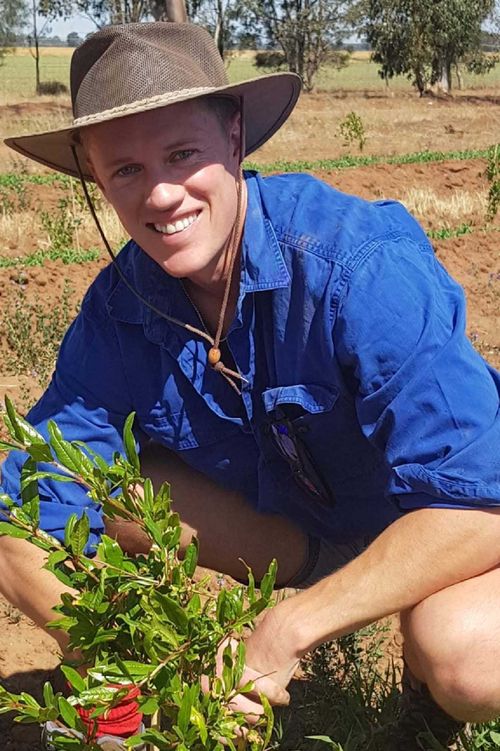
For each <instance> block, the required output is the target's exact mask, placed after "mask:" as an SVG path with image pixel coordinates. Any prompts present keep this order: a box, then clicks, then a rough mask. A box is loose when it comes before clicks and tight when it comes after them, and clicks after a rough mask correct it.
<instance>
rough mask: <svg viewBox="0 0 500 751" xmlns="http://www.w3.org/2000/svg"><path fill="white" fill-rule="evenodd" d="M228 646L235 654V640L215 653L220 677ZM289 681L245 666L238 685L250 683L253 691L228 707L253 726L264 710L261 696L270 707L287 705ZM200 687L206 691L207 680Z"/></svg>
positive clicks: (238, 696) (236, 643) (235, 700)
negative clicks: (202, 686)
mask: <svg viewBox="0 0 500 751" xmlns="http://www.w3.org/2000/svg"><path fill="white" fill-rule="evenodd" d="M252 636H253V634H252ZM228 644H230V645H231V648H232V650H233V653H235V652H236V649H237V646H238V642H237V640H236V639H226V640H225V641H224V642H223V643H222V644H221V646H220V647H219V651H218V653H217V667H216V672H217V675H222V668H223V657H224V651H225V650H226V649H227V646H228ZM292 674H293V671H292ZM290 677H291V676H290ZM289 680H290V679H289V678H288V679H287V680H286V682H284V683H283V682H282V681H281V676H277V675H274V673H270V674H266V673H263V672H262V671H259V670H255V669H254V668H252V667H249V666H248V665H246V666H245V669H244V671H243V675H242V677H241V680H240V684H239V685H240V686H245V685H246V684H247V683H249V682H250V681H252V683H253V684H254V686H253V689H252V690H251V691H248V692H245V693H244V694H238V695H237V696H235V698H234V699H233V701H231V703H230V707H231V709H232V710H234V711H236V712H244V713H245V715H246V719H247V722H248V724H249V725H254V724H255V723H256V722H258V720H259V718H260V717H261V716H262V715H263V713H264V708H263V706H262V702H261V700H260V696H261V694H264V695H265V696H266V698H267V700H268V701H269V703H270V704H271V705H272V706H286V705H287V704H288V703H289V701H290V695H289V693H288V691H286V690H285V687H286V685H287V684H288V681H289ZM202 685H204V689H205V690H208V679H206V678H205V679H202Z"/></svg>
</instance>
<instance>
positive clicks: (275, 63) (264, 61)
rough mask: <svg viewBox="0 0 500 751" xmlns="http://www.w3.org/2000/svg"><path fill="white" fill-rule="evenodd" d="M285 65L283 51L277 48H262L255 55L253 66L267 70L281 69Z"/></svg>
mask: <svg viewBox="0 0 500 751" xmlns="http://www.w3.org/2000/svg"><path fill="white" fill-rule="evenodd" d="M285 66H286V58H285V54H284V53H283V52H279V51H278V50H262V51H261V52H257V54H256V55H255V67H256V68H261V69H267V70H273V71H275V70H281V69H282V68H284V67H285Z"/></svg>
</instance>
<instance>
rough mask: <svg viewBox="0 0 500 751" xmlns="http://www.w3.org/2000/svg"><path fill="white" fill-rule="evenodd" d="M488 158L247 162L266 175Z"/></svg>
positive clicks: (448, 154)
mask: <svg viewBox="0 0 500 751" xmlns="http://www.w3.org/2000/svg"><path fill="white" fill-rule="evenodd" d="M487 156H488V149H465V150H463V151H417V152H414V153H411V154H398V155H396V156H352V155H351V154H347V155H346V156H345V157H341V158H340V159H317V160H313V161H304V160H301V161H296V162H294V161H279V162H271V163H267V164H258V163H257V162H245V163H244V167H246V168H247V169H255V170H259V172H262V173H264V174H266V173H270V172H304V171H309V170H312V171H314V172H318V171H322V170H325V171H326V170H339V169H351V168H354V167H368V166H370V165H372V164H425V163H428V162H444V161H448V160H451V159H456V160H464V159H484V158H486V157H487Z"/></svg>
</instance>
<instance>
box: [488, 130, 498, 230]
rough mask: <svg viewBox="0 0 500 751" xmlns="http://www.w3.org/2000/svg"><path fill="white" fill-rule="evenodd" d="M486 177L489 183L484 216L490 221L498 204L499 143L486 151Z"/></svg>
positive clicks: (496, 210) (495, 213)
mask: <svg viewBox="0 0 500 751" xmlns="http://www.w3.org/2000/svg"><path fill="white" fill-rule="evenodd" d="M486 177H487V178H488V181H489V184H490V189H489V191H488V209H487V211H486V218H487V220H488V221H489V222H491V221H493V219H494V218H495V217H496V215H497V212H498V207H499V206H500V143H497V144H496V145H495V146H492V147H491V148H490V150H489V152H488V166H487V167H486Z"/></svg>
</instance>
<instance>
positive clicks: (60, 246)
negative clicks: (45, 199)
mask: <svg viewBox="0 0 500 751" xmlns="http://www.w3.org/2000/svg"><path fill="white" fill-rule="evenodd" d="M57 209H58V210H57V213H52V212H49V211H42V212H40V220H41V222H42V227H43V228H44V230H45V231H46V232H47V234H48V236H49V241H50V245H51V248H52V250H54V251H61V250H67V249H68V248H71V247H72V246H73V243H74V240H75V234H76V231H77V229H78V227H79V226H80V224H81V223H82V219H81V217H80V216H77V215H76V213H75V212H74V211H73V208H72V206H71V199H70V198H69V197H67V196H65V197H64V198H60V199H59V201H58V203H57Z"/></svg>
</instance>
